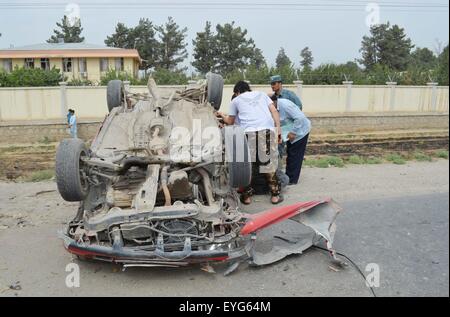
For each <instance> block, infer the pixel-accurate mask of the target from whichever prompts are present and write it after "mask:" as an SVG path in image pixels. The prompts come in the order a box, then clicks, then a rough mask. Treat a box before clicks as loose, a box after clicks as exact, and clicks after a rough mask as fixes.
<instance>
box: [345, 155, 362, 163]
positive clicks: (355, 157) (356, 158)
mask: <svg viewBox="0 0 450 317" xmlns="http://www.w3.org/2000/svg"><path fill="white" fill-rule="evenodd" d="M348 162H349V163H350V164H358V165H359V164H364V159H363V158H361V157H359V156H358V155H352V156H350V157H349V158H348Z"/></svg>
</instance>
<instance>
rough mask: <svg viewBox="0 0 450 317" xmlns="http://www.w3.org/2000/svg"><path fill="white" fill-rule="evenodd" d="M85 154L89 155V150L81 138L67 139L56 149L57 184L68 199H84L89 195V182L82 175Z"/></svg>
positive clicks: (60, 191)
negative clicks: (82, 160) (82, 159)
mask: <svg viewBox="0 0 450 317" xmlns="http://www.w3.org/2000/svg"><path fill="white" fill-rule="evenodd" d="M83 156H84V157H87V156H88V150H87V148H86V145H85V144H84V142H83V141H82V140H80V139H65V140H63V141H61V143H60V144H59V146H58V149H57V151H56V162H55V166H56V168H55V170H56V171H55V174H56V184H57V186H58V191H59V193H60V194H61V196H62V198H63V199H64V200H66V201H82V200H83V199H84V198H86V196H87V193H88V190H89V184H88V183H87V181H85V180H84V179H83V177H82V176H81V172H82V168H83V165H82V162H81V158H82V157H83Z"/></svg>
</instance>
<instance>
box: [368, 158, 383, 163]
mask: <svg viewBox="0 0 450 317" xmlns="http://www.w3.org/2000/svg"><path fill="white" fill-rule="evenodd" d="M366 163H367V164H381V163H383V160H382V159H381V158H379V157H369V158H367V159H366Z"/></svg>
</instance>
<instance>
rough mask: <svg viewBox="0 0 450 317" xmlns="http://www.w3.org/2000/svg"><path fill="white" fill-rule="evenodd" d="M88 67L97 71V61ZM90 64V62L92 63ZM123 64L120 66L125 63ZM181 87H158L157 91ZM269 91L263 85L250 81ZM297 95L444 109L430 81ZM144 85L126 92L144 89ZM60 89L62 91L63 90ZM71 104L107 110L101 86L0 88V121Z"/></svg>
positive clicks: (444, 95) (368, 107)
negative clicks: (408, 84) (427, 82)
mask: <svg viewBox="0 0 450 317" xmlns="http://www.w3.org/2000/svg"><path fill="white" fill-rule="evenodd" d="M94 62H95V61H88V66H90V67H91V68H92V69H95V70H98V71H99V65H98V61H97V62H96V63H94ZM93 64H95V65H93ZM131 66H132V65H130V64H129V63H127V64H126V67H131ZM174 88H176V89H182V88H184V87H183V86H172V87H170V86H162V87H160V89H162V90H163V91H167V90H171V89H174ZM252 88H253V89H254V90H260V91H264V92H267V93H269V92H270V87H269V86H253V87H252ZM286 88H289V89H291V90H293V91H295V92H296V93H297V94H298V95H299V96H300V97H301V99H302V102H303V104H304V109H303V110H304V111H305V112H306V113H307V114H321V113H322V114H323V113H334V114H340V113H380V112H389V113H397V112H415V113H424V112H440V113H442V112H448V105H449V88H448V87H437V86H435V87H432V86H398V87H389V86H353V87H351V88H350V89H349V88H348V87H347V86H345V85H335V86H321V85H318V86H286ZM146 90H147V88H146V87H144V86H137V87H131V91H134V92H145V91H146ZM64 91H65V93H64ZM231 95H232V86H225V89H224V94H223V102H222V108H221V111H223V112H227V111H228V105H229V103H230V99H231ZM68 108H73V109H75V111H76V112H77V114H78V117H79V118H103V117H104V116H105V115H106V114H107V106H106V87H98V86H94V87H70V86H68V87H65V88H64V87H62V88H60V87H37V88H0V121H16V120H48V119H57V118H64V117H65V115H66V111H67V109H68Z"/></svg>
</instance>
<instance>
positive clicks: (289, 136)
mask: <svg viewBox="0 0 450 317" xmlns="http://www.w3.org/2000/svg"><path fill="white" fill-rule="evenodd" d="M271 99H272V100H273V102H274V104H275V106H276V108H277V109H278V112H279V114H280V124H281V131H282V132H281V134H282V138H283V141H285V142H286V145H287V159H286V175H287V176H289V184H290V185H295V184H297V183H298V180H299V178H300V173H301V170H302V164H303V159H304V157H305V150H306V145H307V143H308V137H309V133H310V131H311V121H309V119H308V118H307V117H306V116H305V114H304V113H303V112H302V111H301V110H300V109H299V108H298V107H297V105H296V104H294V103H293V102H292V101H290V100H287V99H283V98H281V99H278V98H277V96H276V95H273V96H272V97H271Z"/></svg>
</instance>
